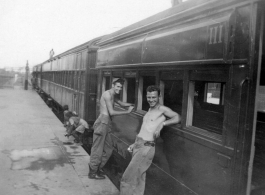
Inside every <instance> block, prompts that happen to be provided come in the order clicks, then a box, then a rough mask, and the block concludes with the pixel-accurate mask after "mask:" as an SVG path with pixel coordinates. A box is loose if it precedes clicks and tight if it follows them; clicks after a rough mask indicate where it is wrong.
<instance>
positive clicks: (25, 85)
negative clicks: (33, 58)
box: [24, 61, 29, 90]
mask: <svg viewBox="0 0 265 195" xmlns="http://www.w3.org/2000/svg"><path fill="white" fill-rule="evenodd" d="M25 69H26V72H25V82H24V89H25V90H28V84H29V82H28V75H29V64H28V61H27V65H26V68H25Z"/></svg>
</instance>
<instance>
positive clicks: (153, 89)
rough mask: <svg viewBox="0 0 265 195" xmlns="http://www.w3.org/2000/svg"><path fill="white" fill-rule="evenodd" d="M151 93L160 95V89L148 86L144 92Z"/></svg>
mask: <svg viewBox="0 0 265 195" xmlns="http://www.w3.org/2000/svg"><path fill="white" fill-rule="evenodd" d="M153 91H157V93H158V95H160V88H159V87H158V86H155V85H150V86H148V87H147V89H146V92H153Z"/></svg>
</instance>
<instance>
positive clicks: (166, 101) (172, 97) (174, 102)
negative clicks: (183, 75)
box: [160, 80, 183, 114]
mask: <svg viewBox="0 0 265 195" xmlns="http://www.w3.org/2000/svg"><path fill="white" fill-rule="evenodd" d="M160 89H161V101H162V104H163V105H165V106H167V107H169V108H171V109H172V110H173V111H175V112H177V113H178V114H181V110H182V97H183V81H182V80H164V81H160Z"/></svg>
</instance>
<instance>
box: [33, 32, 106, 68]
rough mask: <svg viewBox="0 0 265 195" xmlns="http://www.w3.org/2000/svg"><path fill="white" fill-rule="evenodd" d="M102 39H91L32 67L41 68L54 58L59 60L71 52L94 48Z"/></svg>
mask: <svg viewBox="0 0 265 195" xmlns="http://www.w3.org/2000/svg"><path fill="white" fill-rule="evenodd" d="M102 37H104V36H100V37H97V38H94V39H92V40H90V41H87V42H85V43H83V44H81V45H78V46H76V47H73V48H71V49H69V50H67V51H65V52H63V53H60V54H58V55H56V56H54V57H52V58H51V59H48V60H45V61H44V62H42V63H40V64H37V65H35V66H33V67H37V66H41V65H43V64H44V63H46V62H48V61H51V60H54V59H56V58H60V57H62V56H65V55H68V54H70V53H73V52H77V51H80V50H83V49H85V48H87V47H91V48H96V45H97V43H98V42H99V41H100V39H101V38H102ZM94 46H95V47H94Z"/></svg>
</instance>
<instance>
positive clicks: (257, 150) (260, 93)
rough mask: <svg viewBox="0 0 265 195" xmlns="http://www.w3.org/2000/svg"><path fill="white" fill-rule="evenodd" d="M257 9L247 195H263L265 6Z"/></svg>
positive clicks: (264, 177)
mask: <svg viewBox="0 0 265 195" xmlns="http://www.w3.org/2000/svg"><path fill="white" fill-rule="evenodd" d="M260 5H261V6H259V9H258V8H257V13H258V14H257V35H258V36H257V37H256V39H257V40H256V45H257V46H256V48H257V52H256V56H255V60H256V63H257V75H255V76H254V77H256V87H255V89H256V91H255V94H256V95H255V110H254V122H253V133H252V141H251V151H250V160H249V167H248V183H247V195H262V194H265V133H264V129H265V50H264V48H265V25H264V24H265V14H264V8H265V4H260Z"/></svg>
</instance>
